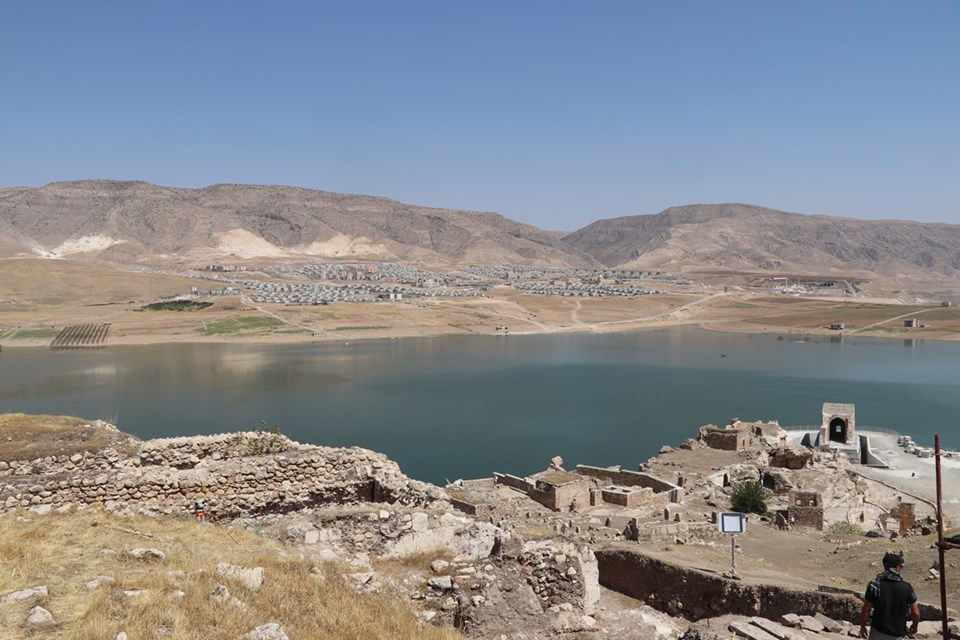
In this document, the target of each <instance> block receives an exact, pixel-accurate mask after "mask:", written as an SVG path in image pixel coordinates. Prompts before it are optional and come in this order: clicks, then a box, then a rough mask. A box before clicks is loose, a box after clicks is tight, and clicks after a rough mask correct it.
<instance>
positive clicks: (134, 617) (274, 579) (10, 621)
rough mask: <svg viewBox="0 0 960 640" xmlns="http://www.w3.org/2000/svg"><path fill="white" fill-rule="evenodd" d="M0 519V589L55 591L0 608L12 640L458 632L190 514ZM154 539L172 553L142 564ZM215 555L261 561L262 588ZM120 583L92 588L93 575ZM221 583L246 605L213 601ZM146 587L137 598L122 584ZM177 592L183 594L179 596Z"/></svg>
mask: <svg viewBox="0 0 960 640" xmlns="http://www.w3.org/2000/svg"><path fill="white" fill-rule="evenodd" d="M19 515H20V516H23V515H26V516H27V519H26V520H27V521H24V520H21V519H19V518H18V517H17V515H15V514H8V515H6V516H3V517H0V562H2V565H3V567H4V571H0V594H5V593H8V592H10V591H14V590H19V589H24V588H29V587H33V586H39V585H46V586H47V587H48V588H49V592H50V594H49V596H47V597H45V598H41V599H32V600H28V601H22V602H13V603H5V604H0V629H3V632H2V636H3V637H4V638H5V639H9V640H20V639H26V638H36V637H44V638H62V639H64V640H81V639H82V640H88V639H90V638H113V637H115V636H116V634H117V633H118V632H120V631H126V632H127V634H128V635H129V637H131V638H152V637H156V636H157V630H158V629H160V628H166V629H168V630H169V631H170V635H168V636H166V637H168V638H171V639H175V640H176V639H184V640H186V639H191V640H192V639H195V638H205V639H210V640H218V639H221V638H222V639H228V638H229V639H230V640H235V639H236V638H238V637H242V636H243V634H245V633H247V632H248V631H250V630H251V629H253V628H255V627H257V626H259V625H262V624H265V623H267V622H277V623H279V624H281V625H282V626H283V628H284V630H285V631H286V632H287V634H288V635H289V636H290V637H291V638H305V639H310V638H330V639H334V640H340V639H342V640H354V639H356V640H361V639H362V640H367V639H369V638H397V639H403V638H421V639H424V640H453V639H454V638H458V637H460V636H459V635H458V634H457V633H456V632H454V631H453V630H451V629H441V628H434V627H430V626H424V625H422V624H421V623H420V622H419V621H418V619H417V618H416V616H415V615H414V613H413V612H412V610H411V609H410V608H409V606H408V605H407V603H406V602H404V601H402V600H401V599H400V598H399V597H398V596H395V595H391V594H359V593H357V592H356V591H355V590H354V589H353V588H352V587H351V586H350V585H349V584H348V582H347V581H346V580H345V579H344V578H343V576H342V575H341V572H340V570H339V568H338V567H337V566H335V565H330V564H328V565H323V566H321V567H317V568H316V571H317V572H318V573H319V575H320V576H321V577H318V575H317V573H315V572H314V569H315V567H314V566H313V565H312V564H310V563H309V562H305V561H301V560H299V559H297V554H296V553H295V552H294V551H293V550H292V549H290V548H286V547H284V546H283V545H282V544H281V543H280V542H278V541H277V540H275V539H273V538H268V537H264V536H259V535H257V534H256V533H254V532H251V531H249V530H244V529H241V528H234V529H226V528H221V527H217V526H214V525H210V524H205V523H200V522H196V521H194V520H190V519H176V518H162V519H152V518H146V517H131V518H120V517H118V516H113V515H110V514H105V513H103V512H102V511H100V510H97V509H87V510H83V511H80V512H76V513H71V514H51V515H47V516H37V515H35V514H22V513H21V514H19ZM138 547H153V548H157V549H160V550H161V551H163V552H164V553H166V554H167V555H166V559H164V560H162V561H156V562H142V561H138V560H134V559H132V558H130V557H129V556H127V555H126V552H128V551H130V550H131V549H134V548H138ZM219 562H229V563H232V564H236V565H241V566H245V567H252V566H262V567H264V568H265V569H266V576H267V581H266V584H265V585H264V586H263V587H262V588H261V589H260V590H259V591H251V590H249V589H246V588H245V587H243V586H242V585H241V584H240V583H237V582H232V581H229V580H226V579H224V578H222V577H220V576H218V575H217V573H216V571H215V568H216V565H217V563H219ZM101 575H102V576H110V577H112V578H114V579H115V582H113V583H107V584H103V585H102V586H100V587H97V588H95V589H87V588H86V587H85V586H84V583H85V582H86V581H88V580H90V579H92V578H94V577H95V576H101ZM219 584H225V585H226V586H227V587H228V588H229V590H230V594H231V596H234V597H236V598H237V599H238V600H239V601H240V602H242V605H234V604H230V603H219V602H215V601H213V600H211V599H210V597H209V595H210V593H211V591H213V589H214V588H215V587H216V586H217V585H219ZM125 590H126V591H132V590H146V592H145V593H143V594H141V595H136V596H132V597H131V596H128V595H125V594H124V591H125ZM176 592H183V595H182V596H180V597H178V596H177V595H176ZM35 604H41V605H42V606H44V607H45V608H47V609H48V610H50V611H51V612H52V613H53V615H54V616H55V618H56V620H57V625H56V627H55V628H53V629H47V630H44V631H43V632H42V633H40V634H39V635H36V634H35V632H31V631H29V630H28V629H26V628H25V627H23V621H24V619H25V618H26V616H27V612H28V611H29V610H30V608H31V607H33V606H34V605H35Z"/></svg>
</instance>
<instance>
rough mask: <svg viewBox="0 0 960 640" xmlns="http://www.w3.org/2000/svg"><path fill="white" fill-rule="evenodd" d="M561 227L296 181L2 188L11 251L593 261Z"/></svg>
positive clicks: (126, 258) (2, 216)
mask: <svg viewBox="0 0 960 640" xmlns="http://www.w3.org/2000/svg"><path fill="white" fill-rule="evenodd" d="M561 237H562V234H557V233H555V232H547V231H542V230H540V229H538V228H536V227H533V226H530V225H526V224H521V223H519V222H514V221H512V220H508V219H507V218H504V217H503V216H500V215H497V214H494V213H477V212H472V211H459V210H453V209H431V208H427V207H418V206H413V205H408V204H403V203H400V202H396V201H393V200H388V199H386V198H377V197H371V196H355V195H344V194H338V193H329V192H325V191H316V190H311V189H299V188H293V187H280V186H254V185H230V184H221V185H214V186H211V187H206V188H203V189H178V188H168V187H160V186H156V185H152V184H149V183H146V182H118V181H108V180H87V181H77V182H59V183H53V184H49V185H46V186H43V187H39V188H16V187H15V188H7V189H0V256H6V257H9V256H13V255H37V256H48V257H72V258H93V259H98V260H107V261H113V262H132V261H138V260H148V261H150V260H157V259H180V260H192V261H200V262H203V261H207V262H216V261H218V260H224V259H228V258H231V257H233V258H250V257H257V256H265V257H294V258H304V259H313V260H320V259H326V258H352V259H368V260H380V261H405V262H420V263H426V264H451V263H452V264H458V263H460V264H462V263H515V264H538V265H539V264H543V265H557V266H595V265H596V263H595V262H594V261H593V260H592V259H591V258H589V257H588V256H586V255H585V254H583V253H581V252H579V251H577V250H576V249H574V248H572V247H570V246H569V245H566V244H564V243H563V242H561Z"/></svg>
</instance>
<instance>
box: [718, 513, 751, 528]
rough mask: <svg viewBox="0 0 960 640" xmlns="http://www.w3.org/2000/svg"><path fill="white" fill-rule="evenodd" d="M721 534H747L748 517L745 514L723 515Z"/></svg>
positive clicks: (721, 516) (721, 515)
mask: <svg viewBox="0 0 960 640" xmlns="http://www.w3.org/2000/svg"><path fill="white" fill-rule="evenodd" d="M719 525H720V533H745V532H746V531H747V516H746V515H745V514H743V513H736V512H733V513H721V514H720V521H719Z"/></svg>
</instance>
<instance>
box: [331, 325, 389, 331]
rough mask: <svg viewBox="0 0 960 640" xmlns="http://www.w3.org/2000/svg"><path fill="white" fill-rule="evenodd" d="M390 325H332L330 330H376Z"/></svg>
mask: <svg viewBox="0 0 960 640" xmlns="http://www.w3.org/2000/svg"><path fill="white" fill-rule="evenodd" d="M389 328H390V327H387V326H383V325H368V326H365V327H334V328H333V329H330V331H377V330H380V329H389Z"/></svg>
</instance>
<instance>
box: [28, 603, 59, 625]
mask: <svg viewBox="0 0 960 640" xmlns="http://www.w3.org/2000/svg"><path fill="white" fill-rule="evenodd" d="M26 622H27V626H30V627H48V626H50V625H52V624H54V623H55V622H56V621H55V620H54V619H53V614H52V613H50V612H49V611H47V610H46V609H44V608H43V607H41V606H36V607H34V608H33V609H30V614H29V615H28V616H27V620H26Z"/></svg>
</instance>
